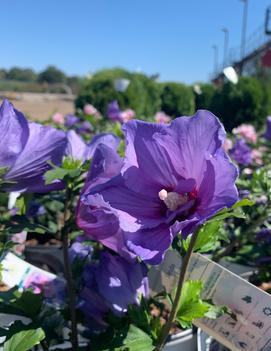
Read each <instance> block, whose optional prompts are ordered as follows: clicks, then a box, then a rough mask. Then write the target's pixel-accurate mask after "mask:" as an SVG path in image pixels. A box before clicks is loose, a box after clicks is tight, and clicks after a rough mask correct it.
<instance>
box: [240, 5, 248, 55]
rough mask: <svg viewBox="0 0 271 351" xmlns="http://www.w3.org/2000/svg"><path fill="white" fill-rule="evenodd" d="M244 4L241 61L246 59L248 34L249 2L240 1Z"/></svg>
mask: <svg viewBox="0 0 271 351" xmlns="http://www.w3.org/2000/svg"><path fill="white" fill-rule="evenodd" d="M240 1H242V2H243V3H244V10H243V21H242V22H243V24H242V36H241V51H240V55H241V60H242V59H243V58H244V57H245V54H246V32H247V15H248V0H240Z"/></svg>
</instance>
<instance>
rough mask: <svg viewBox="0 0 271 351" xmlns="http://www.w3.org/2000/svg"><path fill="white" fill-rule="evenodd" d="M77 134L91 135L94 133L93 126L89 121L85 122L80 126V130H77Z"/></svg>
mask: <svg viewBox="0 0 271 351" xmlns="http://www.w3.org/2000/svg"><path fill="white" fill-rule="evenodd" d="M76 131H77V133H79V134H82V135H84V134H89V133H91V132H93V127H92V124H91V123H90V122H89V121H84V122H82V123H80V124H79V126H78V128H77V129H76Z"/></svg>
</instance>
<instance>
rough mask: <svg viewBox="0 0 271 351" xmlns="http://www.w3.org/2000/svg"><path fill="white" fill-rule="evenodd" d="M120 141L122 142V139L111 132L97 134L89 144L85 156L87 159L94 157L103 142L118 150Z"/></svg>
mask: <svg viewBox="0 0 271 351" xmlns="http://www.w3.org/2000/svg"><path fill="white" fill-rule="evenodd" d="M119 143H120V139H119V138H118V137H117V136H116V135H115V134H111V133H101V134H97V135H95V136H94V137H93V138H92V140H91V142H90V143H89V144H88V145H87V150H86V154H85V158H86V159H87V160H90V159H91V158H92V157H93V155H94V153H95V151H96V149H97V147H98V146H99V145H101V144H104V145H106V146H108V147H110V148H111V149H113V150H117V149H118V147H119Z"/></svg>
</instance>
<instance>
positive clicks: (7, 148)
mask: <svg viewBox="0 0 271 351" xmlns="http://www.w3.org/2000/svg"><path fill="white" fill-rule="evenodd" d="M66 144H67V139H66V135H65V133H64V132H62V131H59V130H57V129H55V128H52V127H45V126H42V125H40V124H38V123H33V122H28V121H27V120H26V119H25V117H24V116H23V114H22V113H20V112H19V111H17V110H15V109H14V108H13V106H12V104H10V103H9V102H8V101H7V100H4V102H3V103H2V105H1V107H0V168H7V171H6V173H5V174H4V176H3V180H4V181H6V182H7V183H5V186H4V187H3V188H2V189H3V190H6V191H26V192H45V191H49V190H56V189H59V188H60V187H62V184H61V183H60V182H55V183H54V184H51V185H48V186H46V185H45V183H44V178H43V176H44V173H45V172H46V171H47V170H49V169H50V168H51V167H50V165H49V164H48V161H51V162H52V163H54V164H56V165H59V164H61V161H62V157H63V155H64V152H65V148H66ZM9 182H10V183H9Z"/></svg>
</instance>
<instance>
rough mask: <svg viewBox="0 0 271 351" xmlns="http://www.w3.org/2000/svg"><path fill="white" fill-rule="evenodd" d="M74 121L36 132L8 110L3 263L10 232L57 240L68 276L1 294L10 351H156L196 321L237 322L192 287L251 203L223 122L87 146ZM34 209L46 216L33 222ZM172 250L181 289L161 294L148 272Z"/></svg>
mask: <svg viewBox="0 0 271 351" xmlns="http://www.w3.org/2000/svg"><path fill="white" fill-rule="evenodd" d="M70 122H71V123H70V125H69V126H67V125H66V127H65V126H62V127H61V128H58V129H57V128H55V127H53V126H48V125H47V126H44V125H41V124H38V123H33V122H30V121H28V120H27V119H26V118H25V117H24V115H23V114H22V113H21V112H19V111H17V110H16V109H15V108H14V107H13V106H12V105H11V104H10V103H9V102H8V101H7V100H5V101H4V102H3V104H2V106H1V109H0V150H1V152H0V169H1V172H0V178H1V179H0V191H1V192H0V198H1V203H0V211H1V212H0V215H1V223H0V232H1V256H2V257H5V255H6V253H7V252H8V251H9V250H10V249H11V248H12V246H13V243H12V242H11V241H9V240H8V239H9V237H10V235H11V234H15V233H20V232H22V231H27V232H28V233H35V234H36V235H37V234H38V235H40V236H42V235H45V234H46V233H47V234H48V233H51V234H52V235H54V236H55V238H56V239H57V240H58V241H59V242H60V243H61V246H62V250H61V251H60V254H61V255H63V261H64V267H65V269H64V272H63V273H64V275H63V277H55V279H51V280H44V279H43V277H42V276H37V275H36V276H35V277H33V279H31V280H29V281H27V282H24V284H23V285H22V286H14V287H12V288H10V289H9V288H8V287H7V289H6V290H7V291H2V292H0V301H1V304H0V313H3V314H12V315H14V321H13V323H11V324H9V325H4V326H2V327H1V328H0V336H1V337H3V338H4V339H3V348H4V350H5V351H7V350H20V351H23V350H28V349H31V348H32V347H34V346H35V345H37V344H40V346H41V347H42V349H43V350H49V349H50V347H51V346H52V345H54V344H57V343H60V342H63V341H64V340H69V341H70V342H71V344H70V349H72V350H79V349H82V350H83V349H84V350H123V351H124V350H131V351H136V350H146V351H148V350H156V351H159V350H162V349H163V348H164V346H165V344H166V343H167V341H168V338H169V335H170V334H173V333H176V332H178V331H180V330H183V329H185V328H191V327H192V323H193V321H194V320H195V319H197V318H201V317H208V318H217V317H218V316H220V315H222V314H224V313H232V311H229V310H227V308H225V306H215V305H213V303H212V301H205V300H203V299H202V298H201V292H202V289H204V284H203V282H201V281H199V280H186V277H185V275H186V271H187V267H188V264H189V260H190V258H191V255H192V253H193V252H202V253H203V252H209V251H210V249H211V248H212V247H216V245H220V243H221V242H226V241H227V234H225V231H223V230H219V229H220V228H221V227H222V223H223V221H224V220H225V219H227V218H231V220H232V221H233V220H234V219H235V218H238V219H239V218H242V217H244V215H243V213H242V209H241V208H242V206H247V205H251V202H250V201H249V200H246V199H243V200H240V199H239V194H238V191H237V187H236V184H235V183H236V180H237V176H238V171H237V167H236V166H235V165H234V164H233V162H232V161H231V160H230V158H229V156H228V155H227V153H226V152H225V151H224V149H223V144H224V141H225V138H226V133H225V131H224V128H223V126H222V124H221V123H220V121H219V120H218V118H217V117H215V116H214V115H213V114H212V113H211V112H208V111H204V110H200V111H198V112H197V113H196V114H195V115H194V116H192V117H179V118H176V119H175V120H174V121H173V122H171V123H170V124H166V123H164V124H162V123H151V122H144V121H139V120H131V121H128V122H127V123H124V122H123V125H122V128H121V129H120V128H119V127H117V129H116V130H117V132H118V136H115V135H113V134H97V135H94V136H93V135H92V134H89V135H90V136H91V140H88V139H89V138H86V137H85V139H86V140H87V141H86V140H84V139H83V138H82V137H80V136H79V135H78V134H77V133H76V132H75V131H74V130H71V129H68V128H71V124H72V123H73V122H74V124H72V125H77V124H78V123H79V120H75V119H74V118H73V121H72V119H71V118H70ZM118 126H119V125H118ZM114 128H116V126H115V127H114ZM124 145H125V147H124ZM14 192H16V197H17V201H16V203H15V205H14V207H12V208H11V209H9V210H8V209H7V202H8V198H10V197H11V196H13V195H14ZM12 194H13V195H12ZM33 203H35V206H36V207H35V208H36V209H37V208H38V209H40V207H42V208H43V211H41V212H39V211H36V213H34V215H33ZM31 209H32V212H31ZM168 250H175V251H176V252H177V253H178V254H179V255H180V256H181V257H182V265H181V267H180V273H179V278H178V283H177V285H176V287H175V288H174V289H173V290H171V291H170V290H167V289H166V287H164V288H163V290H162V291H159V292H158V293H152V292H151V291H150V288H149V285H150V283H149V280H148V269H149V267H151V266H152V265H159V264H161V263H162V262H163V259H164V255H165V253H166V252H167V251H168ZM18 316H21V317H26V318H27V321H28V322H25V319H23V320H22V319H20V317H18ZM65 331H66V333H65Z"/></svg>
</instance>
